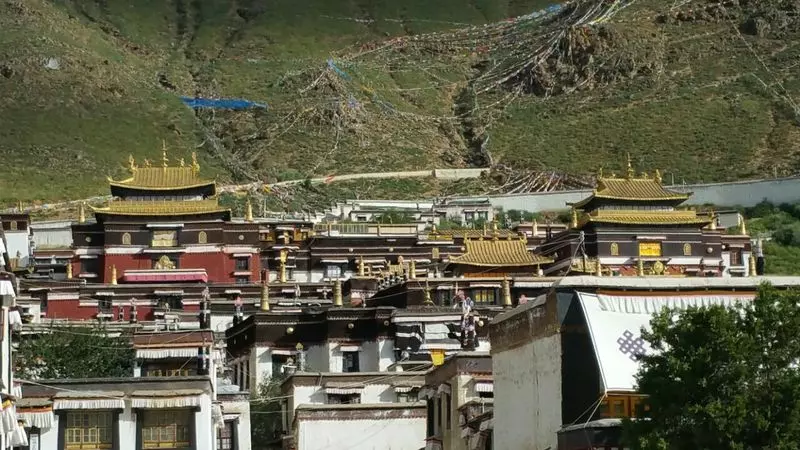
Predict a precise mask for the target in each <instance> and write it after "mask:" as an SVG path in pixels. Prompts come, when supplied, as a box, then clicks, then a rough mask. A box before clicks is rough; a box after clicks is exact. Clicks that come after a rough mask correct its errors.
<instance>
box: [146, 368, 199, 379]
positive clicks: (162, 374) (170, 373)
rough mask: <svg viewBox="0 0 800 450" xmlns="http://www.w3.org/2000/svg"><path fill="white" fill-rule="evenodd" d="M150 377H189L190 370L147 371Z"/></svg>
mask: <svg viewBox="0 0 800 450" xmlns="http://www.w3.org/2000/svg"><path fill="white" fill-rule="evenodd" d="M147 376H148V377H188V376H189V369H165V370H161V369H155V370H148V371H147Z"/></svg>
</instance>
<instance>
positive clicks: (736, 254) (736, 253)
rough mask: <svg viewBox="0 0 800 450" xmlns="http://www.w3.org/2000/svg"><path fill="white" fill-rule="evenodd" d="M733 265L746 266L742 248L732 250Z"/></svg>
mask: <svg viewBox="0 0 800 450" xmlns="http://www.w3.org/2000/svg"><path fill="white" fill-rule="evenodd" d="M731 265H732V266H741V265H744V259H743V258H742V249H741V248H732V249H731Z"/></svg>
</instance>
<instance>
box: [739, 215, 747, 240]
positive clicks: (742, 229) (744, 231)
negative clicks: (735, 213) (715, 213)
mask: <svg viewBox="0 0 800 450" xmlns="http://www.w3.org/2000/svg"><path fill="white" fill-rule="evenodd" d="M739 234H743V235H745V236H746V235H747V224H745V221H744V217H742V215H741V214H739Z"/></svg>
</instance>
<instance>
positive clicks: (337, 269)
mask: <svg viewBox="0 0 800 450" xmlns="http://www.w3.org/2000/svg"><path fill="white" fill-rule="evenodd" d="M341 277H342V266H340V265H338V264H328V265H327V266H325V278H330V279H336V278H341Z"/></svg>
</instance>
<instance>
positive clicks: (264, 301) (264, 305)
mask: <svg viewBox="0 0 800 450" xmlns="http://www.w3.org/2000/svg"><path fill="white" fill-rule="evenodd" d="M259 309H261V311H269V280H264V282H263V283H261V305H260V308H259Z"/></svg>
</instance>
